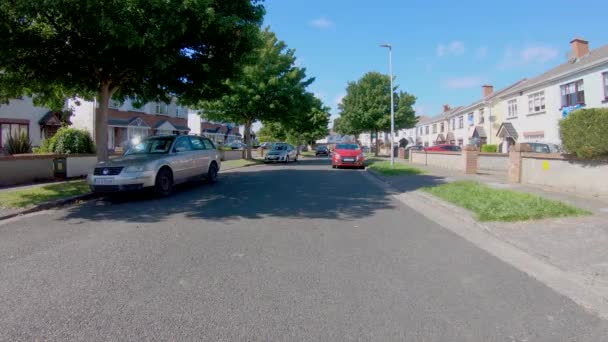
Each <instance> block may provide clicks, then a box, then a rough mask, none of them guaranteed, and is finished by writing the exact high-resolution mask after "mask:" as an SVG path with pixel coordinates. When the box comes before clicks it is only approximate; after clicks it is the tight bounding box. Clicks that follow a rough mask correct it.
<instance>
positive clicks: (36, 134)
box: [0, 96, 49, 146]
mask: <svg viewBox="0 0 608 342" xmlns="http://www.w3.org/2000/svg"><path fill="white" fill-rule="evenodd" d="M48 112H49V109H48V108H44V107H37V106H34V104H33V102H32V99H31V98H29V97H25V96H24V97H23V99H21V100H18V99H15V100H10V101H9V104H0V119H4V120H11V119H19V120H28V121H29V123H28V124H29V125H28V126H29V137H30V141H31V143H32V146H38V145H40V141H41V139H42V131H41V129H40V125H39V124H38V121H39V120H40V119H41V118H42V117H43V116H44V115H45V114H46V113H48ZM4 120H3V121H4Z"/></svg>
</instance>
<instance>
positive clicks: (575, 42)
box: [570, 38, 589, 59]
mask: <svg viewBox="0 0 608 342" xmlns="http://www.w3.org/2000/svg"><path fill="white" fill-rule="evenodd" d="M570 48H571V49H572V55H573V56H574V57H575V58H577V59H578V58H581V57H584V56H586V55H587V54H589V42H588V41H586V40H583V39H581V38H574V39H572V41H570Z"/></svg>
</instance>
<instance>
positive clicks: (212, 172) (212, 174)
mask: <svg viewBox="0 0 608 342" xmlns="http://www.w3.org/2000/svg"><path fill="white" fill-rule="evenodd" d="M218 172H219V170H218V167H217V164H216V163H215V162H213V163H211V165H210V166H209V170H207V176H205V180H206V181H207V183H209V184H213V183H216V182H217V174H218Z"/></svg>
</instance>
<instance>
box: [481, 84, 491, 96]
mask: <svg viewBox="0 0 608 342" xmlns="http://www.w3.org/2000/svg"><path fill="white" fill-rule="evenodd" d="M493 92H494V86H491V85H487V84H486V85H482V86H481V95H482V96H483V97H484V98H486V97H488V96H490V95H492V93H493Z"/></svg>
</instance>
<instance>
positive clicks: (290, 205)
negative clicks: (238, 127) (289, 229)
mask: <svg viewBox="0 0 608 342" xmlns="http://www.w3.org/2000/svg"><path fill="white" fill-rule="evenodd" d="M321 165H322V166H323V167H320V166H321ZM360 172H361V171H356V170H332V169H331V168H330V166H329V162H328V160H327V159H325V160H323V159H305V160H302V161H300V162H298V163H297V164H290V165H281V164H279V165H276V167H275V166H274V165H269V166H262V167H259V166H256V167H250V168H244V169H240V170H235V171H231V172H227V173H223V174H222V176H221V178H220V181H219V182H218V183H217V184H213V185H203V184H200V183H188V184H184V185H182V186H180V187H178V188H177V189H176V192H175V193H174V194H173V195H172V196H170V197H167V198H161V199H158V198H153V197H152V196H151V195H150V194H147V193H139V194H121V195H119V196H113V197H109V198H103V199H99V200H95V201H91V202H88V203H85V204H83V205H80V206H75V207H72V208H70V209H69V210H68V213H67V214H66V216H65V217H64V218H65V219H80V220H91V221H123V222H142V223H146V222H150V223H151V222H162V221H166V220H168V219H169V216H172V215H182V216H185V217H186V218H189V219H200V220H215V221H224V220H226V221H227V220H233V219H239V218H246V219H260V218H266V217H281V218H302V219H306V218H311V219H314V218H322V219H341V220H344V219H346V220H348V219H356V218H361V217H367V216H370V215H373V214H374V213H375V212H377V211H379V210H387V209H391V208H393V206H394V203H393V202H392V200H391V198H390V197H389V194H388V193H387V192H386V191H384V190H382V189H380V188H379V187H377V186H375V185H374V184H372V183H371V182H369V180H367V179H365V177H363V176H362V175H361V174H360ZM416 179H419V180H421V181H420V182H419V185H418V187H420V186H426V185H430V183H431V182H432V180H431V179H430V178H425V176H416ZM407 188H408V189H411V190H413V189H414V188H416V182H415V181H413V182H412V183H409V184H408V186H407Z"/></svg>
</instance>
